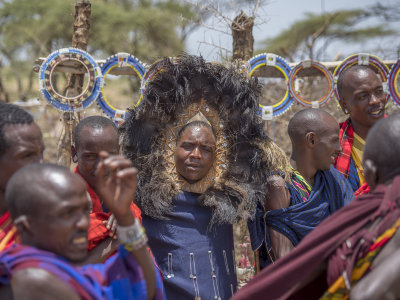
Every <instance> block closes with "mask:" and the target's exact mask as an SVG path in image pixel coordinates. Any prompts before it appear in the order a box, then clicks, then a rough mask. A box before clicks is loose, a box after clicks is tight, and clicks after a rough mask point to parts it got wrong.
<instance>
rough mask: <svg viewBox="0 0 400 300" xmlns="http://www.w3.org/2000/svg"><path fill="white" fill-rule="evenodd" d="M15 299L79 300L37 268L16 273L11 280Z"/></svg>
mask: <svg viewBox="0 0 400 300" xmlns="http://www.w3.org/2000/svg"><path fill="white" fill-rule="evenodd" d="M11 288H12V291H13V295H14V298H15V299H27V300H54V299H57V300H79V299H80V297H79V296H78V295H77V294H76V293H75V292H74V291H73V290H72V289H71V288H70V287H69V286H68V285H66V284H65V283H64V282H62V281H61V280H60V279H58V278H57V277H55V276H54V275H52V274H50V273H49V272H47V271H45V270H43V269H39V268H28V269H23V270H20V271H17V272H15V273H14V274H13V277H12V279H11Z"/></svg>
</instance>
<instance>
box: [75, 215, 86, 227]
mask: <svg viewBox="0 0 400 300" xmlns="http://www.w3.org/2000/svg"><path fill="white" fill-rule="evenodd" d="M76 226H77V227H78V228H79V229H81V230H88V229H89V215H88V214H86V213H82V214H81V215H80V218H79V220H78V222H77V223H76Z"/></svg>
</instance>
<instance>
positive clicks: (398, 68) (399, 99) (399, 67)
mask: <svg viewBox="0 0 400 300" xmlns="http://www.w3.org/2000/svg"><path fill="white" fill-rule="evenodd" d="M399 74H400V59H399V60H398V61H397V62H396V63H395V64H394V65H393V66H392V68H391V69H390V73H389V79H388V86H389V92H390V96H391V97H392V99H393V101H394V103H396V105H397V106H399V107H400V93H399V89H398V88H397V79H398V77H399Z"/></svg>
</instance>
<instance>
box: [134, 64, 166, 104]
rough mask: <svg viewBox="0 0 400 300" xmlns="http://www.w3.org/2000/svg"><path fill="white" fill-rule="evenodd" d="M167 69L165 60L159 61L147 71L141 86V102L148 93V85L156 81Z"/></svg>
mask: <svg viewBox="0 0 400 300" xmlns="http://www.w3.org/2000/svg"><path fill="white" fill-rule="evenodd" d="M164 69H165V65H164V59H157V60H156V61H155V62H153V63H152V64H151V65H150V66H149V67H148V68H147V70H146V73H145V74H144V76H143V78H142V82H141V84H140V101H141V100H142V99H143V94H144V93H145V92H146V87H147V84H148V83H149V82H150V81H152V80H153V79H154V77H156V76H157V75H158V74H159V73H160V72H162V71H163V70H164Z"/></svg>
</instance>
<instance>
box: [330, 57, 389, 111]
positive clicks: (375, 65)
mask: <svg viewBox="0 0 400 300" xmlns="http://www.w3.org/2000/svg"><path fill="white" fill-rule="evenodd" d="M357 64H358V65H365V66H369V67H370V68H371V69H372V70H373V71H374V72H375V73H377V74H379V76H380V78H381V80H382V85H383V89H384V91H385V92H387V78H388V76H389V68H388V66H387V65H386V64H385V63H384V62H383V61H382V60H381V59H380V58H379V57H377V56H375V55H372V54H368V53H358V54H353V55H350V56H349V57H347V58H345V59H344V60H343V61H342V62H341V64H340V65H338V66H337V67H336V69H335V71H333V76H334V78H335V97H336V102H337V104H338V106H339V107H340V108H341V105H340V99H339V93H338V90H337V81H338V79H339V76H340V74H341V73H342V72H343V71H344V70H346V69H347V68H349V67H351V66H354V65H357ZM389 99H390V94H389V93H388V95H387V97H386V106H387V105H388V103H389Z"/></svg>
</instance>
